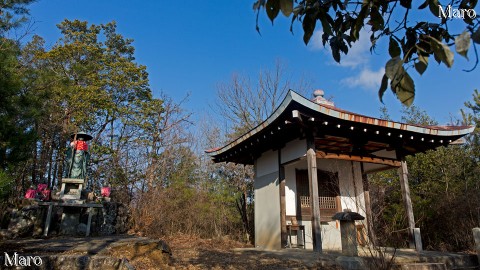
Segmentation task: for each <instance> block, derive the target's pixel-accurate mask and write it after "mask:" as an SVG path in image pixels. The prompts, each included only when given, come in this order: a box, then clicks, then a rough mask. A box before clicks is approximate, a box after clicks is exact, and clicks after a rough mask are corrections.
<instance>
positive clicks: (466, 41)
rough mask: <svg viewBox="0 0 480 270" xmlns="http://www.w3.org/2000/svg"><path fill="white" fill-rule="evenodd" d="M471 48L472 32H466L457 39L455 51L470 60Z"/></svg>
mask: <svg viewBox="0 0 480 270" xmlns="http://www.w3.org/2000/svg"><path fill="white" fill-rule="evenodd" d="M469 48H470V32H467V31H464V32H463V33H461V34H460V35H459V36H457V37H456V38H455V50H456V51H457V53H458V54H460V55H461V56H463V57H465V58H467V60H468V55H467V53H468V49H469Z"/></svg>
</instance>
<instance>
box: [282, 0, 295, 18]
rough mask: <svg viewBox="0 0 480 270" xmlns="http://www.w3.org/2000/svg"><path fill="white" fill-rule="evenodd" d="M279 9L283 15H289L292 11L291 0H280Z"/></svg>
mask: <svg viewBox="0 0 480 270" xmlns="http://www.w3.org/2000/svg"><path fill="white" fill-rule="evenodd" d="M280 10H281V11H282V13H283V15H285V16H286V17H289V16H290V14H292V12H293V0H280Z"/></svg>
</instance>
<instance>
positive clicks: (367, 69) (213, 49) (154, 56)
mask: <svg viewBox="0 0 480 270" xmlns="http://www.w3.org/2000/svg"><path fill="white" fill-rule="evenodd" d="M252 5H253V0H229V1H220V0H209V1H164V0H157V1H154V0H144V1H135V2H134V1H125V0H116V1H113V0H101V1H98V0H96V1H92V0H82V1H80V0H40V1H38V2H36V3H34V4H32V5H31V6H30V9H31V15H32V16H33V20H34V21H35V25H34V32H35V33H36V34H38V35H40V36H42V37H43V38H44V39H45V40H46V44H47V46H51V45H53V44H54V43H55V41H56V40H57V39H58V38H59V36H60V33H59V31H58V29H57V28H56V24H58V23H60V22H61V21H63V20H64V19H70V20H73V19H79V20H86V21H88V22H89V23H93V24H101V23H107V22H110V21H113V20H114V21H116V22H117V26H118V28H117V31H118V32H119V33H120V34H122V35H123V36H124V37H127V38H132V39H134V46H135V48H136V53H135V56H136V60H137V62H138V63H140V64H142V65H146V66H147V69H148V72H149V74H150V85H151V88H152V90H153V92H154V94H155V95H156V96H159V94H160V93H161V92H163V93H165V94H166V95H168V96H170V97H172V98H173V99H175V100H177V101H180V100H181V99H182V98H184V97H185V96H186V95H187V94H188V93H190V98H189V100H188V102H187V103H186V105H185V107H186V109H187V110H189V111H191V112H193V113H194V114H195V115H201V114H204V113H209V112H210V113H211V112H212V111H211V109H210V106H209V104H213V103H214V102H215V95H216V92H217V88H216V85H217V84H219V83H222V82H228V81H229V79H230V78H231V76H232V74H233V73H241V74H246V75H250V76H252V77H255V76H256V74H257V73H258V72H259V70H261V69H269V68H273V67H274V64H275V61H277V60H280V61H282V62H283V63H284V64H286V65H287V66H288V70H289V72H290V76H291V78H292V80H295V79H296V78H300V77H301V76H303V77H305V78H307V79H308V80H309V81H311V85H312V87H313V88H312V92H313V90H314V89H323V90H324V91H325V92H326V96H327V97H329V96H331V97H333V101H334V102H335V105H336V106H337V107H339V108H342V109H345V110H349V111H353V112H357V113H361V114H365V115H370V116H378V115H379V108H380V106H381V105H382V104H381V103H380V101H379V99H378V96H377V91H378V86H379V83H380V80H381V76H382V75H383V73H382V68H383V66H384V65H385V62H386V61H387V60H388V52H387V51H386V47H385V44H383V43H381V44H379V46H378V48H377V53H376V54H373V55H372V54H370V52H369V50H368V49H369V41H368V34H365V33H364V34H363V37H364V39H362V40H360V41H359V43H358V44H357V45H358V46H356V47H355V48H353V49H352V50H351V52H350V54H349V55H348V56H347V57H346V58H344V59H343V61H342V64H340V65H339V64H336V63H334V62H333V59H332V57H331V55H330V53H329V52H328V50H326V49H324V48H323V47H322V46H321V44H320V43H321V42H319V41H318V40H315V38H319V37H320V31H317V32H316V33H315V35H314V37H313V38H314V40H312V41H311V43H310V44H309V46H305V45H304V43H303V40H302V34H303V33H302V31H301V30H300V29H299V26H300V25H297V27H296V29H295V31H294V32H295V34H294V35H292V34H291V33H290V32H289V27H290V20H291V19H290V18H288V19H287V18H284V17H282V16H281V15H279V17H278V18H277V20H276V21H275V25H274V26H273V27H272V26H271V23H270V22H269V21H267V17H266V15H265V14H264V13H262V14H261V16H260V26H261V36H260V35H259V34H258V33H257V32H256V31H255V17H256V15H255V13H254V12H253V10H252ZM317 30H321V29H317ZM469 56H470V58H471V59H473V60H474V54H473V50H472V51H471V52H469ZM473 60H471V61H470V62H466V60H465V59H463V58H462V57H461V56H459V55H458V54H455V64H454V66H453V67H452V68H451V69H448V68H446V67H445V66H443V65H441V66H440V65H438V64H437V63H436V62H434V61H431V62H430V65H429V67H428V69H427V71H426V72H425V73H424V74H423V76H419V75H418V74H417V73H416V72H415V71H413V70H412V71H410V72H409V73H410V74H411V75H412V77H413V78H414V80H415V84H416V89H417V92H416V98H415V103H414V104H415V105H417V106H419V107H420V108H422V109H424V110H426V111H427V113H428V114H429V115H431V116H433V117H434V118H435V119H436V120H438V121H439V122H440V123H441V124H446V123H448V122H449V120H450V116H454V117H458V116H459V110H460V109H461V108H464V105H463V104H464V102H465V101H470V100H472V94H473V91H474V89H480V76H479V75H480V67H479V68H477V69H476V70H475V71H473V72H470V73H467V72H463V71H462V69H469V68H471V67H473V65H474V61H473ZM384 102H385V104H386V105H387V107H388V108H389V110H390V112H391V115H392V116H393V118H394V119H395V120H399V116H398V115H399V114H398V112H399V111H400V109H401V105H400V103H399V102H398V101H397V100H396V98H394V97H393V95H392V94H391V92H390V91H389V90H388V92H387V93H386V96H385V98H384Z"/></svg>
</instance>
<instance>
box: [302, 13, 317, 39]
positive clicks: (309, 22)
mask: <svg viewBox="0 0 480 270" xmlns="http://www.w3.org/2000/svg"><path fill="white" fill-rule="evenodd" d="M316 23H317V21H316V19H315V18H314V17H313V16H312V15H311V14H306V15H305V17H303V22H302V26H303V42H305V45H308V42H309V41H310V38H311V37H312V35H313V31H314V30H315V25H316Z"/></svg>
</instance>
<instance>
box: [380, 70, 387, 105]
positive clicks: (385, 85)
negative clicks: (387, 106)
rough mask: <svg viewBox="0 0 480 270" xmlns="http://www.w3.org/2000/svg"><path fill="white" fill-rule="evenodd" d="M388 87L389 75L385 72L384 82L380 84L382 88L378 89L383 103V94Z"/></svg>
mask: <svg viewBox="0 0 480 270" xmlns="http://www.w3.org/2000/svg"><path fill="white" fill-rule="evenodd" d="M387 87H388V77H387V75H385V74H383V77H382V83H381V84H380V89H378V97H379V98H380V102H382V103H383V94H385V91H386V90H387Z"/></svg>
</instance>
